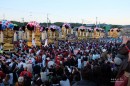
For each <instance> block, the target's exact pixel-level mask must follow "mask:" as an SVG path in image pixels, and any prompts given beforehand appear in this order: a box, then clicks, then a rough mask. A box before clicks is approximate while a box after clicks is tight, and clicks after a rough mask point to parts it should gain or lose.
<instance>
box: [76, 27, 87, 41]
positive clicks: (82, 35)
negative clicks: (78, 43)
mask: <svg viewBox="0 0 130 86" xmlns="http://www.w3.org/2000/svg"><path fill="white" fill-rule="evenodd" d="M86 29H87V28H86V27H85V26H80V27H79V28H78V39H84V38H86Z"/></svg>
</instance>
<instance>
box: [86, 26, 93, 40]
mask: <svg viewBox="0 0 130 86" xmlns="http://www.w3.org/2000/svg"><path fill="white" fill-rule="evenodd" d="M87 30H88V31H87V33H86V36H87V38H93V37H94V36H93V29H92V28H88V29H87Z"/></svg>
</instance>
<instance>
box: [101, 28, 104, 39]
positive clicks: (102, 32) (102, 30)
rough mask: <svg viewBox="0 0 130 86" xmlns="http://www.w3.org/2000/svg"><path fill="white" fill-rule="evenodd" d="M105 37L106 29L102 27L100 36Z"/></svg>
mask: <svg viewBox="0 0 130 86" xmlns="http://www.w3.org/2000/svg"><path fill="white" fill-rule="evenodd" d="M103 37H105V31H104V29H102V28H100V38H103Z"/></svg>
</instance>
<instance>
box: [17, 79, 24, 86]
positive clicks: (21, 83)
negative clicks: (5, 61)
mask: <svg viewBox="0 0 130 86" xmlns="http://www.w3.org/2000/svg"><path fill="white" fill-rule="evenodd" d="M15 86H24V77H19V78H18V82H16V84H15Z"/></svg>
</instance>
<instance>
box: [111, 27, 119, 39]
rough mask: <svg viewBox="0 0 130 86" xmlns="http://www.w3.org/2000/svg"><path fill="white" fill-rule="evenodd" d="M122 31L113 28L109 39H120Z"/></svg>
mask: <svg viewBox="0 0 130 86" xmlns="http://www.w3.org/2000/svg"><path fill="white" fill-rule="evenodd" d="M120 33H121V30H120V29H118V28H112V29H110V31H109V37H112V38H118V37H119V36H120Z"/></svg>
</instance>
